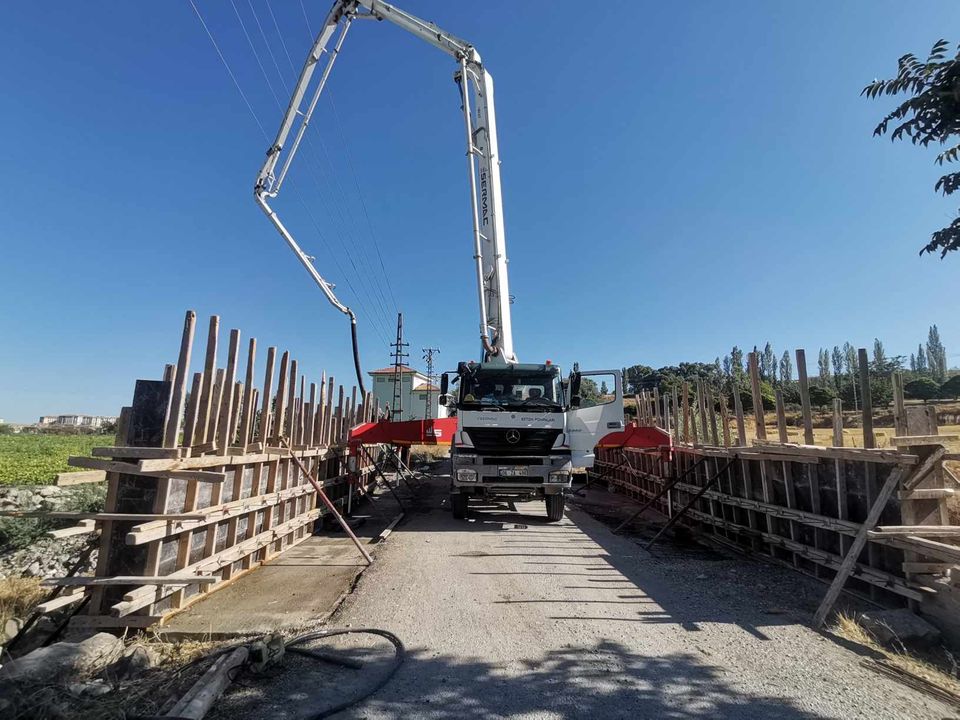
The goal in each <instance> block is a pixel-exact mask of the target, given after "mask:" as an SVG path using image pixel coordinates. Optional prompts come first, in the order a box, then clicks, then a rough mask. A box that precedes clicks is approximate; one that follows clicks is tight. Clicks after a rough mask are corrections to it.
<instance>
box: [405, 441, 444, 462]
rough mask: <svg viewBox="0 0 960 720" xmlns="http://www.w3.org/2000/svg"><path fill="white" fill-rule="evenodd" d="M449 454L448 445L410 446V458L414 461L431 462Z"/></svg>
mask: <svg viewBox="0 0 960 720" xmlns="http://www.w3.org/2000/svg"><path fill="white" fill-rule="evenodd" d="M449 455H450V446H449V445H414V446H413V447H411V448H410V459H411V460H413V461H414V462H433V461H434V460H443V459H444V458H446V457H449Z"/></svg>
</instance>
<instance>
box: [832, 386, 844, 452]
mask: <svg viewBox="0 0 960 720" xmlns="http://www.w3.org/2000/svg"><path fill="white" fill-rule="evenodd" d="M833 446H834V447H843V401H842V400H841V399H840V398H834V399H833Z"/></svg>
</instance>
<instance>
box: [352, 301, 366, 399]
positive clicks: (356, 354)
mask: <svg viewBox="0 0 960 720" xmlns="http://www.w3.org/2000/svg"><path fill="white" fill-rule="evenodd" d="M350 339H351V340H352V341H353V367H354V369H355V370H356V371H357V387H358V388H360V400H361V402H366V398H367V391H366V389H365V388H364V386H363V371H362V370H361V369H360V343H359V342H358V341H357V316H356V315H354V314H353V312H352V311H351V312H350Z"/></svg>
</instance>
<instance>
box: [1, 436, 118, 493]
mask: <svg viewBox="0 0 960 720" xmlns="http://www.w3.org/2000/svg"><path fill="white" fill-rule="evenodd" d="M113 442H114V438H113V436H112V435H46V434H44V435H23V434H20V435H0V485H14V484H20V485H40V484H45V483H51V482H53V480H54V477H55V476H56V474H57V473H60V472H67V471H69V470H72V469H73V468H71V467H70V466H69V465H67V458H68V457H69V456H70V455H89V454H90V450H91V449H92V448H95V447H100V446H102V445H113Z"/></svg>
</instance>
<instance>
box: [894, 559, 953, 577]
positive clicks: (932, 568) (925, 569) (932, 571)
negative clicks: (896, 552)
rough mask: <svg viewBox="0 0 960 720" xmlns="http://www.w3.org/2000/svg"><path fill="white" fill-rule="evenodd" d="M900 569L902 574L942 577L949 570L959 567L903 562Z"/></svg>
mask: <svg viewBox="0 0 960 720" xmlns="http://www.w3.org/2000/svg"><path fill="white" fill-rule="evenodd" d="M902 567H903V572H905V573H910V574H913V575H943V574H946V573H947V571H949V570H954V569H957V568H960V565H957V564H956V563H949V562H905V563H902Z"/></svg>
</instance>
